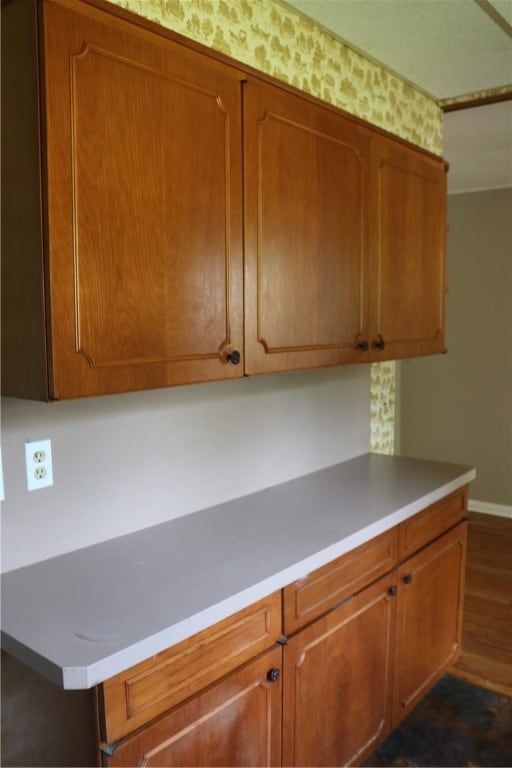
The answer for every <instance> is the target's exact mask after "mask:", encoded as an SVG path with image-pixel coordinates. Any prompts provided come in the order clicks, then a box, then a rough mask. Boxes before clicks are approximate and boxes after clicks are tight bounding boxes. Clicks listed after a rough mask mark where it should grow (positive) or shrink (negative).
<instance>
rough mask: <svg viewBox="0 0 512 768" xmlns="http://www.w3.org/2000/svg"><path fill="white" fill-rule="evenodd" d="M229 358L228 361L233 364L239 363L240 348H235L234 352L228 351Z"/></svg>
mask: <svg viewBox="0 0 512 768" xmlns="http://www.w3.org/2000/svg"><path fill="white" fill-rule="evenodd" d="M227 360H228V363H231V365H238V363H239V362H240V352H239V351H238V349H234V350H233V351H232V352H228V355H227Z"/></svg>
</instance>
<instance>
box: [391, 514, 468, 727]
mask: <svg viewBox="0 0 512 768" xmlns="http://www.w3.org/2000/svg"><path fill="white" fill-rule="evenodd" d="M466 530H467V523H465V522H464V523H460V524H459V525H458V526H456V527H455V528H452V529H451V530H450V531H448V533H446V534H444V535H443V536H441V537H440V538H438V539H436V540H435V541H433V542H432V543H431V544H430V545H429V546H427V547H425V548H424V549H422V550H420V551H419V552H418V553H417V554H416V555H413V556H412V557H410V558H409V559H408V560H406V561H405V562H404V563H402V564H401V566H400V567H399V568H398V572H397V583H398V608H397V616H398V620H397V641H396V651H395V679H394V694H393V699H394V704H393V727H395V726H396V725H398V723H399V722H400V721H401V720H402V719H403V717H405V716H406V715H407V714H408V713H409V712H410V711H411V710H412V709H413V708H414V706H415V705H416V704H417V703H418V701H420V699H421V698H422V697H423V696H424V695H425V694H426V693H427V692H428V690H429V689H430V688H431V687H432V686H433V685H434V683H435V682H436V681H437V680H438V679H439V678H440V677H441V675H442V674H443V673H444V672H445V671H446V670H447V669H449V667H450V666H452V664H453V663H454V661H455V660H456V659H457V658H458V656H459V655H460V647H461V639H462V615H463V600H464V576H465V564H466Z"/></svg>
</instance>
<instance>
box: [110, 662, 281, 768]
mask: <svg viewBox="0 0 512 768" xmlns="http://www.w3.org/2000/svg"><path fill="white" fill-rule="evenodd" d="M281 657H282V651H281V648H276V649H274V650H272V651H269V652H268V653H266V654H265V655H264V656H262V657H260V658H259V659H257V660H256V661H253V662H251V663H250V664H248V665H247V666H246V667H243V668H242V669H241V670H239V671H238V672H235V673H234V674H232V675H230V676H229V677H227V678H224V680H222V682H220V683H218V684H217V685H215V686H213V687H212V688H210V689H209V690H207V691H205V692H204V693H202V694H200V695H198V696H197V697H195V698H193V699H191V700H190V701H188V702H186V703H185V704H183V705H181V706H179V707H177V708H176V709H174V710H173V711H172V712H170V713H169V714H168V715H167V716H165V717H163V718H162V719H161V720H158V721H156V722H155V723H154V724H153V725H150V726H148V727H147V728H145V729H143V730H142V731H140V732H138V733H137V734H135V735H134V736H131V737H129V738H127V739H126V740H125V741H124V742H123V743H122V744H121V745H120V746H119V747H117V748H116V749H115V750H114V752H113V755H112V756H111V757H107V758H104V760H105V762H104V764H105V765H108V766H112V767H113V766H147V768H150V767H151V766H205V765H208V766H242V765H243V766H277V765H279V764H280V761H281V679H279V680H277V681H275V682H271V681H269V680H268V679H267V674H268V672H269V670H270V669H280V668H281Z"/></svg>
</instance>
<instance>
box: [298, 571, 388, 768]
mask: <svg viewBox="0 0 512 768" xmlns="http://www.w3.org/2000/svg"><path fill="white" fill-rule="evenodd" d="M390 585H391V581H390V578H389V577H385V578H383V579H381V580H380V581H378V582H376V583H375V584H374V585H372V586H371V587H368V588H367V589H365V590H363V591H362V592H361V593H359V595H357V596H356V597H354V598H352V599H350V600H348V601H347V602H346V603H344V604H343V605H341V606H340V607H339V608H337V609H336V610H334V611H332V612H331V613H329V614H327V615H326V616H325V617H323V618H322V619H318V620H317V621H315V622H314V623H313V624H311V625H310V626H309V627H307V628H305V629H303V630H301V631H300V632H298V633H297V635H295V636H294V637H292V638H291V639H290V641H289V643H288V645H287V646H285V648H284V699H283V713H284V728H283V763H284V765H289V766H311V765H317V766H332V765H352V764H354V763H360V762H362V761H363V760H364V758H365V756H367V755H368V754H370V753H371V751H372V750H373V749H374V748H375V746H376V745H377V743H378V742H379V741H381V740H382V739H383V738H384V737H385V735H386V734H387V732H388V730H389V725H390V715H389V713H390V704H391V661H392V637H393V623H394V610H395V603H396V600H395V598H393V597H390V596H389V595H388V591H387V590H388V588H389V586H390Z"/></svg>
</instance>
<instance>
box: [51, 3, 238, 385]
mask: <svg viewBox="0 0 512 768" xmlns="http://www.w3.org/2000/svg"><path fill="white" fill-rule="evenodd" d="M96 15H98V14H97V12H96ZM103 18H104V17H102V16H101V15H100V16H98V19H96V18H94V19H91V18H87V17H86V16H83V15H81V14H75V13H73V12H71V11H69V10H67V9H64V8H62V7H59V6H58V5H54V4H49V5H48V6H45V94H46V104H47V106H46V121H47V152H48V218H49V227H48V247H49V276H50V294H51V296H50V299H51V330H52V340H53V344H52V349H51V354H52V362H53V382H52V384H53V392H52V394H53V396H54V397H61V396H62V397H66V396H73V395H75V396H76V395H80V394H96V393H99V392H108V391H123V390H126V389H137V388H145V387H149V386H159V385H160V386H164V385H167V384H173V383H184V382H186V381H194V380H201V379H207V378H224V377H229V376H237V375H241V374H242V370H241V367H240V366H239V367H235V366H231V365H228V364H227V361H226V352H227V351H228V350H229V349H230V348H231V347H232V346H234V345H236V347H237V348H238V349H240V350H241V349H242V348H241V344H242V338H241V334H242V242H241V239H242V238H241V232H242V224H241V213H242V212H241V203H240V199H241V138H240V137H241V119H240V110H241V102H240V84H239V82H238V80H237V79H236V76H235V71H234V70H230V69H229V68H227V67H226V68H222V67H220V66H214V65H212V66H211V67H210V66H209V65H208V64H207V63H206V60H203V59H202V58H201V57H199V56H198V55H197V56H196V57H194V56H193V55H192V54H191V53H190V52H189V53H188V54H183V53H181V52H180V51H179V48H178V47H177V46H173V44H172V43H171V42H170V41H163V38H162V39H160V40H158V39H156V36H155V40H152V39H151V38H150V37H149V36H148V35H147V34H146V35H143V34H142V33H138V32H137V31H134V29H133V28H132V27H129V26H128V25H126V26H123V24H121V23H120V22H117V25H116V26H115V27H114V26H109V25H107V24H106V23H105V24H104V23H101V21H100V20H103ZM105 18H106V17H105Z"/></svg>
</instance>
